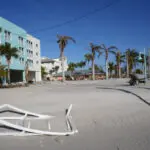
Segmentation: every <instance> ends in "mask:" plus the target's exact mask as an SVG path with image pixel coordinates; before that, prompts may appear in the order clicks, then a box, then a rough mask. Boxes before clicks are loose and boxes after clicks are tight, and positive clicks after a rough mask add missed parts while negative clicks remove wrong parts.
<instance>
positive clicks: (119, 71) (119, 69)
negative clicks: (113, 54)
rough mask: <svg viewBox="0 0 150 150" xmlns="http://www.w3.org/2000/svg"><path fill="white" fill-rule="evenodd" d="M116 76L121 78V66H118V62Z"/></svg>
mask: <svg viewBox="0 0 150 150" xmlns="http://www.w3.org/2000/svg"><path fill="white" fill-rule="evenodd" d="M118 77H119V78H121V68H120V64H118Z"/></svg>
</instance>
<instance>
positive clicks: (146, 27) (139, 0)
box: [0, 0, 150, 64]
mask: <svg viewBox="0 0 150 150" xmlns="http://www.w3.org/2000/svg"><path fill="white" fill-rule="evenodd" d="M112 2H113V0H74V1H73V0H64V1H62V0H57V1H54V0H13V1H10V0H5V1H2V2H1V5H0V14H1V16H2V17H4V18H6V19H8V20H10V21H12V22H14V23H15V24H17V25H19V26H21V27H22V28H24V29H25V30H27V31H28V32H31V34H33V35H34V36H36V37H38V38H40V40H41V50H42V56H48V57H50V58H57V57H59V48H58V45H57V43H56V40H57V39H56V34H60V35H69V36H72V37H74V39H75V40H76V42H77V43H76V44H72V43H70V44H69V45H68V46H67V48H66V49H65V55H66V56H67V57H68V59H69V61H75V62H77V61H80V60H83V59H84V57H83V56H84V54H85V53H87V52H88V50H87V49H88V45H89V42H93V43H96V44H102V43H104V44H106V45H107V46H110V45H115V46H117V47H118V48H119V49H120V50H121V51H122V52H123V51H125V49H127V48H136V49H137V50H138V51H143V49H144V47H145V48H148V47H150V9H149V6H150V2H149V1H148V0H118V2H117V3H115V4H114V5H112V6H111V7H109V8H107V9H103V10H101V11H99V12H97V13H95V14H92V15H90V16H88V17H86V18H83V19H81V20H78V21H76V22H73V23H70V24H66V25H64V26H61V27H59V28H54V29H51V30H43V31H42V30H41V29H44V28H49V27H51V26H55V25H57V24H61V23H63V22H65V21H68V20H70V19H73V18H78V17H80V16H82V15H85V14H87V13H89V12H91V11H93V10H95V9H101V8H103V7H105V6H106V5H107V4H109V3H112ZM33 31H35V32H33ZM110 59H113V58H112V57H110ZM97 63H98V64H101V63H102V64H103V63H104V57H103V56H101V58H100V59H99V60H97Z"/></svg>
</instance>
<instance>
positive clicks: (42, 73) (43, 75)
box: [41, 66, 47, 79]
mask: <svg viewBox="0 0 150 150" xmlns="http://www.w3.org/2000/svg"><path fill="white" fill-rule="evenodd" d="M45 75H47V72H46V68H45V67H43V66H41V76H42V79H43V78H44V77H45Z"/></svg>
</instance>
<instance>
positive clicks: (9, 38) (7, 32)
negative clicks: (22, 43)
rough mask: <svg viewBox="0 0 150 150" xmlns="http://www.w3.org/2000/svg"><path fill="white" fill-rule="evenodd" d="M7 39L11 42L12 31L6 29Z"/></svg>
mask: <svg viewBox="0 0 150 150" xmlns="http://www.w3.org/2000/svg"><path fill="white" fill-rule="evenodd" d="M5 41H6V42H10V41H11V32H9V31H7V30H5Z"/></svg>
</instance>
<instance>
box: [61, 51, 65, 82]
mask: <svg viewBox="0 0 150 150" xmlns="http://www.w3.org/2000/svg"><path fill="white" fill-rule="evenodd" d="M61 66H62V82H65V72H64V54H63V53H62V55H61Z"/></svg>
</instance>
